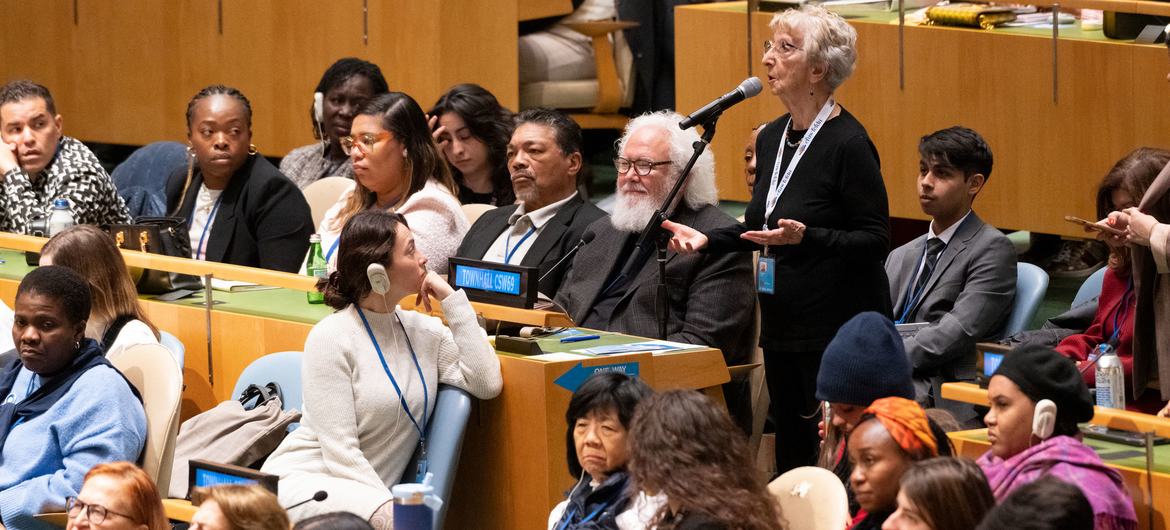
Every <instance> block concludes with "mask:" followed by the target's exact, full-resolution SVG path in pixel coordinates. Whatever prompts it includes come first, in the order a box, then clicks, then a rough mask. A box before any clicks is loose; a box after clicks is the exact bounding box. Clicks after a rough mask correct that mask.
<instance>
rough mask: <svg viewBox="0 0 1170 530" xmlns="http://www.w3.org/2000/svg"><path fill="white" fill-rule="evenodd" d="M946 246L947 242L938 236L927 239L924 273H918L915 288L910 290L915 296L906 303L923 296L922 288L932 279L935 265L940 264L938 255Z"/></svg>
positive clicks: (923, 265)
mask: <svg viewBox="0 0 1170 530" xmlns="http://www.w3.org/2000/svg"><path fill="white" fill-rule="evenodd" d="M945 248H947V244H946V243H943V241H942V240H941V239H939V238H937V237H932V238H930V239H927V240H926V262H925V263H923V264H922V273H921V274H919V275H918V280H917V281H915V282H914V290H913V291H911V292H910V294H911V295H913V296H912V297H911V298H909V299H908V300H907V302H906V303H908V304H910V303H914V302H917V301H918V299H919V298H921V297H922V290H923V289H925V288H926V282H928V281H930V275H931V274H932V273H934V266H935V265H937V264H938V257H939V255H940V254H942V251H943V249H945Z"/></svg>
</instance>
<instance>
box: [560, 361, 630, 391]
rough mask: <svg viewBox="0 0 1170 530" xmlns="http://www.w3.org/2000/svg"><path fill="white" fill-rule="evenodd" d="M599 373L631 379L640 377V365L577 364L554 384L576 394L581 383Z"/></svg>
mask: <svg viewBox="0 0 1170 530" xmlns="http://www.w3.org/2000/svg"><path fill="white" fill-rule="evenodd" d="M598 372H618V373H622V374H626V375H628V376H630V377H638V363H636V362H635V363H616V364H599V365H596V366H585V365H584V364H583V363H577V366H574V367H572V368H570V369H569V370H568V371H567V372H565V373H563V374H561V376H560V377H558V378H556V380H555V381H553V382H554V383H556V384H557V386H559V387H561V388H564V389H565V390H568V391H569V392H576V391H577V387H579V386H581V383H584V382H585V380H586V379H589V376H591V375H593V374H595V373H598Z"/></svg>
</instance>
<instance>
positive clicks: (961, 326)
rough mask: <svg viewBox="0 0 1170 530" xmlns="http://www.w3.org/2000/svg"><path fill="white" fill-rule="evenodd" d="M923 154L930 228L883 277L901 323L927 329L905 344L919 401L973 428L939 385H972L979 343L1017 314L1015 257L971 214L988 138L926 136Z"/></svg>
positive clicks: (960, 130) (896, 254) (962, 132)
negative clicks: (919, 323)
mask: <svg viewBox="0 0 1170 530" xmlns="http://www.w3.org/2000/svg"><path fill="white" fill-rule="evenodd" d="M918 152H919V155H920V157H921V158H920V161H919V166H918V167H919V170H918V200H919V202H920V203H921V205H922V211H923V212H925V213H926V214H927V215H930V217H931V222H930V229H929V230H928V231H927V233H926V234H925V235H923V236H921V237H919V238H917V239H915V240H913V241H911V242H909V243H907V244H905V245H902V246H901V247H898V248H896V249H894V251H893V252H891V253H890V256H889V258H887V259H886V275H887V276H888V277H889V279H890V293H891V296H892V297H893V304H894V316H895V317H896V318H897V322H898V323H903V324H904V323H912V322H924V323H927V325H926V326H925V327H923V328H922V329H921V330H919V331H918V332H917V333H916V334H915V335H914V336H912V337H908V338H906V339H904V342H905V346H906V354H907V356H909V358H910V365H911V367H912V368H913V370H914V378H915V393H916V395H917V398H918V400H919V402H920V403H922V404H923V406H926V407H939V408H945V409H947V410H949V411H951V413H953V414H955V418H956V419H957V420H959V422H960V423H961V424H969V423H971V422H972V421H975V420H976V419H977V415H976V413H975V410H974V409H973V408H972V407H971V406H970V405H964V404H962V403H958V402H953V401H950V400H944V399H942V398H941V395H940V393H939V392H940V386H941V384H942V383H945V382H951V381H971V380H974V379H975V375H976V374H975V343H976V342H977V341H981V340H988V339H993V338H996V337H997V336H998V335H999V333H1000V331H1001V329H1002V328H1003V325H1004V323H1005V322H1006V321H1007V318H1008V315H1009V314H1010V313H1011V310H1012V303H1013V301H1014V300H1015V296H1016V253H1015V249H1014V248H1013V246H1012V244H1011V242H1010V241H1009V240H1008V239H1007V237H1005V236H1004V235H1003V234H1002V233H1001V232H1000V231H999V230H997V229H995V227H993V226H991V225H988V224H986V223H984V222H983V221H982V220H981V219H979V216H977V215H975V212H974V211H973V210H972V209H971V204H972V202H974V200H975V196H976V195H978V194H979V191H980V190H982V189H983V186H984V184H986V182H987V179H988V177H989V176H990V175H991V165H992V156H991V149H990V148H989V147H988V146H987V142H985V141H984V140H983V137H981V136H980V135H979V133H977V132H975V131H972V130H970V129H967V128H964V127H951V128H949V129H943V130H941V131H937V132H934V133H931V134H929V135H927V136H924V137H922V140H921V142H920V143H919V144H918Z"/></svg>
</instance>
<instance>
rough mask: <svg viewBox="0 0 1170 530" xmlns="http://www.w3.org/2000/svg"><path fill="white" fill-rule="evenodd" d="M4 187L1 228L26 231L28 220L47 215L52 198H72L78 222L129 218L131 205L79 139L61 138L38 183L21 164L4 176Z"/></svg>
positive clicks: (103, 222)
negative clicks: (123, 199)
mask: <svg viewBox="0 0 1170 530" xmlns="http://www.w3.org/2000/svg"><path fill="white" fill-rule="evenodd" d="M0 191H2V192H3V196H4V200H3V201H0V231H4V232H16V233H19V234H26V233H28V232H29V221H30V220H31V219H32V218H34V217H35V216H37V215H39V214H45V215H48V213H49V210H50V209H51V208H52V206H53V199H58V198H64V199H69V203H70V205H71V206H72V208H73V217H74V220H75V221H76V222H77V224H92V225H108V224H113V223H128V222H130V213H129V211H128V210H127V209H126V203H125V202H123V201H122V198H121V197H119V196H118V193H117V190H115V188H114V182H113V181H112V180H111V179H110V176H109V175H108V174H106V170H105V169H103V168H102V166H101V164H100V163H98V159H97V157H96V156H94V154H93V153H92V152H91V151H90V150H89V148H88V147H86V146H85V145H84V144H82V143H81V142H80V141H78V140H76V139H74V138H70V137H68V136H62V137H61V141H60V142H59V143H58V144H57V154H56V155H54V156H53V160H52V162H50V163H49V166H48V167H46V168H45V170H44V171H42V172H41V175H40V178H38V179H37V180H36V181H35V182H33V181H32V180H31V179H30V178H29V175H28V173H25V172H24V170H23V169H20V168H16V169H13V170H11V171H9V172H8V173H5V174H4V180H3V183H0Z"/></svg>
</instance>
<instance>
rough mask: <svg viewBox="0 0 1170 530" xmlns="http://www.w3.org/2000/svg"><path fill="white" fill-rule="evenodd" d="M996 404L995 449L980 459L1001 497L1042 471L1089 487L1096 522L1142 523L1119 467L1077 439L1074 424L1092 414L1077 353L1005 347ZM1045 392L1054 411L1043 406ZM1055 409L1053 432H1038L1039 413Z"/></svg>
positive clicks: (990, 417)
mask: <svg viewBox="0 0 1170 530" xmlns="http://www.w3.org/2000/svg"><path fill="white" fill-rule="evenodd" d="M987 396H988V398H989V400H990V401H991V410H990V411H988V413H987V416H986V417H985V418H984V421H986V422H987V436H988V439H989V440H990V441H991V449H990V450H989V451H988V452H987V453H984V454H983V456H981V457H979V467H981V468H983V472H984V473H985V474H986V475H987V482H988V483H989V484H990V485H991V491H992V493H994V494H995V498H996V499H997V500H1000V501H1002V500H1003V499H1004V498H1005V497H1007V496H1008V495H1010V494H1011V493H1012V491H1013V490H1015V489H1017V488H1019V487H1021V486H1023V485H1025V484H1027V483H1029V482H1032V481H1034V480H1036V479H1037V478H1039V477H1041V476H1045V475H1049V476H1053V477H1057V478H1060V479H1062V480H1065V481H1068V482H1069V483H1072V484H1075V485H1077V486H1078V487H1080V488H1081V489H1082V490H1084V492H1085V494H1086V496H1087V497H1088V498H1089V501H1090V502H1091V503H1092V505H1093V514H1094V519H1095V521H1096V525H1095V527H1096V528H1098V529H1114V528H1123V529H1132V528H1137V517H1136V516H1135V515H1134V510H1133V501H1132V499H1130V497H1129V493H1128V492H1127V491H1126V489H1125V483H1124V482H1122V480H1121V475H1120V474H1119V473H1118V472H1117V471H1116V470H1114V469H1112V468H1110V467H1108V466H1106V465H1105V463H1104V462H1102V461H1101V458H1100V457H1098V456H1097V453H1096V452H1094V451H1093V449H1092V448H1090V447H1088V446H1086V445H1085V444H1084V443H1082V442H1081V441H1080V431H1079V430H1078V429H1077V424H1078V423H1081V422H1086V421H1089V420H1090V419H1092V418H1093V403H1092V402H1091V401H1090V400H1089V389H1088V388H1087V387H1086V386H1085V382H1084V380H1082V379H1081V374H1080V373H1079V372H1078V371H1077V368H1076V366H1074V365H1073V363H1072V361H1070V360H1068V359H1066V358H1064V357H1062V356H1061V355H1060V354H1059V353H1056V352H1055V351H1052V350H1050V349H1046V348H1036V347H1025V348H1020V349H1016V350H1012V351H1011V352H1008V354H1007V355H1005V356H1004V359H1003V362H1002V363H1001V364H1000V365H999V368H998V369H997V370H996V371H995V374H994V375H992V376H991V382H990V384H989V385H988V387H987ZM1042 400H1046V401H1048V402H1049V403H1045V405H1053V404H1054V405H1055V413H1054V414H1053V413H1052V411H1048V410H1044V409H1043V408H1042V409H1041V411H1040V412H1037V404H1038V403H1040V402H1041V401H1042ZM1039 414H1046V415H1051V416H1052V417H1051V418H1049V421H1048V422H1047V423H1048V424H1049V425H1053V426H1054V427H1053V428H1052V431H1051V432H1036V431H1035V430H1034V427H1033V426H1034V425H1035V424H1036V423H1037V422H1035V420H1034V418H1035V417H1036V416H1037V415H1039Z"/></svg>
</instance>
